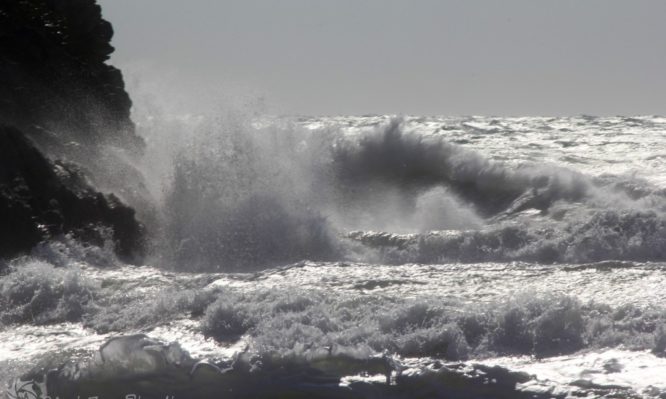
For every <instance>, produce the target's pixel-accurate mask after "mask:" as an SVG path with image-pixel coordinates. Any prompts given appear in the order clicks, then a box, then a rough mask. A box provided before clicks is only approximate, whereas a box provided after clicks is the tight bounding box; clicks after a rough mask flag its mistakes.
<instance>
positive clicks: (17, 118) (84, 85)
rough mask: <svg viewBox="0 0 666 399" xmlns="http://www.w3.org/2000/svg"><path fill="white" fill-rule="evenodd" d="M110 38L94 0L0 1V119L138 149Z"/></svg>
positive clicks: (20, 125) (128, 105) (17, 124)
mask: <svg viewBox="0 0 666 399" xmlns="http://www.w3.org/2000/svg"><path fill="white" fill-rule="evenodd" d="M112 36H113V29H112V27H111V24H110V23H109V22H107V21H105V20H104V19H102V14H101V8H100V6H99V5H97V4H96V2H95V0H8V1H2V2H0V123H4V124H10V125H14V126H17V127H20V128H22V129H26V130H32V128H33V127H39V129H40V130H41V131H45V130H46V131H50V132H55V133H57V135H58V136H59V139H60V140H61V141H62V140H63V139H76V140H77V141H80V142H82V143H84V144H89V143H99V142H100V141H108V142H113V143H116V144H119V145H122V146H124V147H132V148H136V149H140V148H141V147H142V145H143V142H142V140H141V139H140V138H139V137H137V136H136V134H135V132H134V124H133V123H132V121H131V120H130V107H131V105H132V102H131V101H130V98H129V95H128V94H127V92H126V91H125V89H124V82H123V77H122V74H121V72H120V71H119V70H118V69H116V68H114V67H113V66H110V65H107V64H106V63H105V61H106V60H108V58H109V55H110V54H111V53H112V52H113V50H114V49H113V47H112V46H111V44H110V41H111V37H112ZM63 136H66V137H63ZM37 139H39V138H38V137H37Z"/></svg>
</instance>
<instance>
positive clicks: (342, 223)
mask: <svg viewBox="0 0 666 399" xmlns="http://www.w3.org/2000/svg"><path fill="white" fill-rule="evenodd" d="M134 118H135V120H136V121H137V126H138V134H139V135H141V136H142V137H143V138H144V139H145V141H146V148H145V151H144V154H143V155H141V156H139V157H130V156H126V155H124V153H123V152H122V150H120V149H116V148H109V149H108V151H107V152H106V153H108V154H113V156H110V159H112V162H122V163H124V164H126V165H129V166H128V167H131V170H133V171H135V172H136V173H131V174H127V181H125V182H124V183H123V184H125V186H124V187H123V188H122V189H118V188H115V187H113V185H114V184H117V181H118V179H115V180H114V179H110V180H109V183H108V185H107V186H104V179H103V178H100V182H101V183H99V184H100V185H101V186H103V187H105V188H107V187H108V190H111V189H115V190H116V192H118V193H120V194H118V195H119V196H120V197H121V198H122V199H123V200H125V201H127V202H129V203H131V204H132V205H134V206H135V207H136V208H137V215H138V216H139V218H141V220H143V221H144V223H145V224H146V227H147V231H148V232H149V236H148V238H147V242H146V246H147V248H148V256H147V257H146V259H145V260H144V261H143V262H142V263H143V264H140V265H129V264H125V263H123V262H121V261H120V260H118V259H117V258H116V257H115V255H114V253H113V243H112V242H110V241H109V242H108V244H107V245H105V246H104V247H101V248H100V247H93V246H89V245H85V244H83V243H80V242H78V241H77V240H76V239H75V238H73V237H71V236H62V237H53V239H52V240H50V241H48V242H44V243H41V244H40V245H38V246H37V247H36V248H35V249H34V250H33V251H32V253H31V254H29V255H26V256H22V257H20V258H17V259H14V260H12V261H10V262H8V265H7V266H8V272H6V273H5V274H4V275H2V276H0V383H1V384H2V385H1V386H2V387H3V388H4V387H6V389H7V393H6V395H7V397H8V398H46V397H50V398H55V397H59V398H77V399H81V398H134V399H136V398H217V397H220V398H222V397H224V398H227V397H229V398H293V397H297V398H318V397H322V398H664V397H666V305H665V303H666V173H664V172H665V171H666V118H664V117H659V116H633V117H622V116H613V117H597V116H588V115H579V116H571V117H488V116H460V117H445V116H410V115H365V116H326V117H302V116H290V117H285V116H280V117H275V116H266V115H261V114H258V113H253V112H249V111H233V112H223V113H220V114H219V115H197V114H185V115H176V114H163V113H162V114H160V113H155V114H151V113H149V112H145V113H144V114H142V115H135V116H134ZM100 162H101V161H100ZM104 162H110V161H108V160H107V161H104ZM137 176H139V177H140V178H137ZM116 177H117V176H116ZM121 180H122V179H121ZM114 182H115V183H114ZM137 198H140V200H138V199H137Z"/></svg>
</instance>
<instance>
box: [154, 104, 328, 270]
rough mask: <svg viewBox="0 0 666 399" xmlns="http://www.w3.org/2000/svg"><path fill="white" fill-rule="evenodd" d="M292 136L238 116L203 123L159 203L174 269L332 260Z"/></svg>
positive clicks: (180, 155) (325, 231) (179, 159)
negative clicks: (161, 206)
mask: <svg viewBox="0 0 666 399" xmlns="http://www.w3.org/2000/svg"><path fill="white" fill-rule="evenodd" d="M297 138H298V137H293V136H292V137H290V136H289V134H288V132H287V131H285V130H280V129H272V130H271V129H261V128H255V127H253V126H251V124H250V123H249V119H246V118H245V117H241V116H238V115H235V116H234V115H231V116H229V117H227V118H218V119H215V120H213V121H212V122H210V123H205V124H204V125H202V127H201V128H200V129H199V130H198V131H197V132H196V134H194V135H193V137H192V138H191V141H190V143H188V145H186V146H185V147H184V148H183V149H182V150H181V151H180V152H179V153H178V154H177V156H176V160H175V165H174V168H175V171H174V175H173V183H172V186H171V188H170V190H169V195H168V196H167V198H166V201H165V215H167V218H168V219H167V222H166V231H165V238H166V243H167V246H168V248H170V249H171V250H172V254H173V257H174V260H175V264H176V265H177V266H178V267H179V268H184V269H189V270H194V269H211V268H212V269H227V270H229V269H245V268H252V267H262V266H265V265H269V264H271V265H274V264H276V263H288V262H293V261H298V260H301V259H329V258H332V257H335V254H336V252H337V248H336V245H335V242H334V238H333V236H332V231H331V227H330V225H329V224H328V223H327V221H326V219H325V217H323V216H322V215H321V214H320V212H319V210H318V209H317V208H315V207H314V206H313V205H314V204H316V201H315V200H314V199H313V194H312V193H313V192H316V191H313V190H312V184H314V182H313V180H312V177H311V176H308V175H307V173H305V172H306V171H307V166H308V165H307V162H308V160H309V155H308V154H307V152H306V151H299V144H300V142H299V141H295V139H297ZM303 163H305V164H303ZM319 194H320V193H319Z"/></svg>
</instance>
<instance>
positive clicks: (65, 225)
mask: <svg viewBox="0 0 666 399" xmlns="http://www.w3.org/2000/svg"><path fill="white" fill-rule="evenodd" d="M0 221H1V222H0V257H4V258H10V257H12V256H15V255H18V254H20V253H22V252H26V251H29V250H30V249H31V248H32V247H33V246H34V245H35V244H37V243H39V242H40V241H42V240H45V239H48V238H50V237H52V236H55V235H59V234H65V233H70V234H73V235H74V236H75V237H77V238H78V239H80V240H82V241H84V242H88V243H91V244H95V245H102V244H103V243H104V239H105V234H104V233H105V231H104V229H105V228H106V229H110V231H109V234H110V236H111V237H110V238H112V239H113V241H114V243H115V248H116V252H117V253H118V255H119V256H120V257H121V258H122V259H123V260H125V261H129V262H132V261H135V260H137V259H138V258H139V257H140V255H141V252H142V244H141V242H142V237H143V227H142V226H141V224H140V223H139V222H137V220H136V219H135V217H134V210H133V209H132V208H129V207H127V206H125V205H123V204H121V203H120V201H119V200H118V199H117V198H116V197H115V196H113V195H108V196H107V195H103V194H101V193H98V192H96V191H95V190H94V189H93V188H92V187H90V185H89V184H88V183H86V181H85V179H84V177H83V176H82V175H81V174H80V173H79V172H78V171H77V170H76V167H75V166H74V165H68V164H65V163H63V162H60V161H56V162H53V163H52V162H50V161H49V160H48V159H47V158H45V157H44V156H43V155H42V154H41V153H40V152H39V150H37V148H36V147H35V146H34V145H33V144H32V143H31V142H30V141H29V140H28V139H27V138H26V137H25V136H24V135H23V134H22V133H21V132H20V131H19V130H17V129H15V128H10V127H0Z"/></svg>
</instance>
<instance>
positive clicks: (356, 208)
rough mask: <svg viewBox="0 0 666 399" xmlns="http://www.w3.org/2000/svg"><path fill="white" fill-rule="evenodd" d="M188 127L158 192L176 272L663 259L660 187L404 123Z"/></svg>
mask: <svg viewBox="0 0 666 399" xmlns="http://www.w3.org/2000/svg"><path fill="white" fill-rule="evenodd" d="M193 126H194V127H190V128H191V129H192V133H191V135H190V136H188V138H187V139H183V138H182V137H179V140H180V141H179V142H178V143H177V145H172V146H171V147H176V148H178V150H173V148H171V149H170V150H171V151H172V153H173V154H172V157H171V158H167V160H168V162H167V163H166V164H167V165H171V167H173V165H174V164H175V167H174V169H172V170H171V172H169V173H168V174H167V176H168V179H167V180H168V183H166V184H165V185H164V187H165V188H164V191H165V192H166V195H165V196H164V197H163V201H162V203H163V207H162V209H163V212H162V213H163V216H164V217H163V219H164V223H163V227H162V229H161V231H162V238H161V240H162V242H163V243H164V244H163V245H162V246H161V247H160V249H161V251H160V252H161V253H162V254H170V255H171V258H172V259H173V260H174V261H173V262H172V264H174V265H177V267H179V268H181V269H188V270H211V269H212V270H241V269H244V270H247V269H248V268H255V267H263V266H268V265H275V264H287V263H290V262H294V261H298V260H302V259H309V260H334V259H366V260H378V261H386V262H394V263H403V262H430V263H432V262H444V261H462V262H476V261H504V260H528V261H535V262H546V263H550V262H590V261H601V260H608V259H624V260H640V261H644V260H664V259H666V251H665V250H664V249H663V248H664V247H666V245H664V244H666V230H665V228H666V218H665V217H664V211H665V210H666V195H664V192H663V190H661V189H658V188H656V187H653V186H651V185H650V184H649V183H647V182H645V181H641V180H640V179H637V178H633V179H632V178H629V177H627V176H621V177H620V176H612V175H603V176H599V177H592V176H587V175H585V174H583V173H580V172H577V171H574V170H571V169H567V168H563V167H557V166H554V165H550V164H546V163H543V164H539V163H534V162H531V163H530V162H523V163H519V164H515V163H503V162H499V161H491V160H489V159H487V158H485V157H484V156H482V155H481V154H480V153H477V152H474V151H471V150H469V149H466V148H465V147H461V146H459V145H456V144H452V143H449V142H447V141H446V140H445V139H444V137H443V136H441V135H438V134H435V133H433V132H430V133H428V132H426V133H424V132H423V131H414V130H413V129H411V128H409V126H408V124H406V123H405V122H404V120H403V119H402V118H392V119H389V120H388V121H387V122H385V123H380V124H378V125H374V126H370V127H366V128H365V129H362V130H359V131H355V132H353V133H348V132H347V133H345V132H344V131H342V130H339V129H338V128H333V127H330V126H329V127H327V128H321V129H306V128H304V127H303V126H300V125H298V124H294V123H291V122H289V121H284V120H271V121H268V122H265V121H264V122H263V123H257V122H254V123H250V122H247V121H246V120H244V119H243V118H235V117H229V118H227V119H219V118H218V119H216V120H215V121H214V122H210V121H204V122H202V121H201V120H199V121H198V122H197V123H196V124H194V125H193ZM377 232H379V233H377ZM349 238H351V240H349ZM359 243H360V244H361V246H360V247H359V246H358V244H359ZM396 244H398V245H396Z"/></svg>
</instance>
